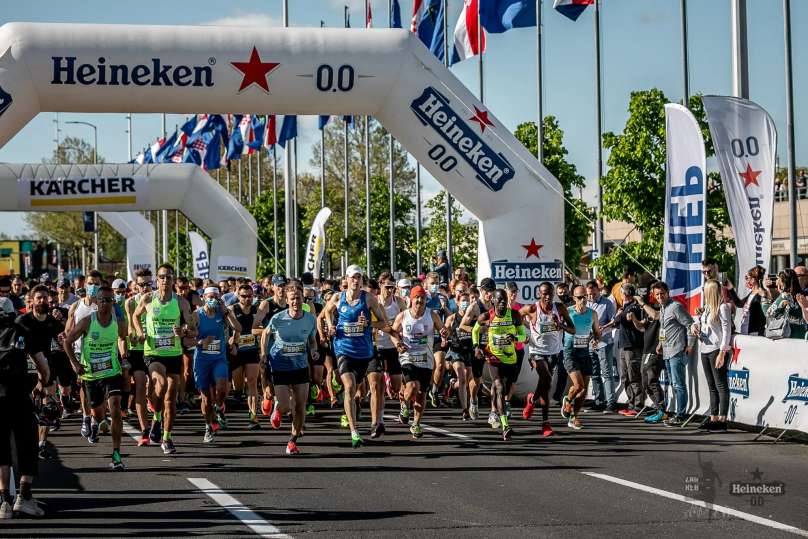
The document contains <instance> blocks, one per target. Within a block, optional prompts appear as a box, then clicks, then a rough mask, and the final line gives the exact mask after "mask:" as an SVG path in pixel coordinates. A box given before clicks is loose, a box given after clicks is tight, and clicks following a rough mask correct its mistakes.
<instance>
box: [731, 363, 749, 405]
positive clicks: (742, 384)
mask: <svg viewBox="0 0 808 539" xmlns="http://www.w3.org/2000/svg"><path fill="white" fill-rule="evenodd" d="M727 380H728V382H729V393H730V395H738V396H739V397H743V398H744V399H748V398H749V369H741V370H734V369H727Z"/></svg>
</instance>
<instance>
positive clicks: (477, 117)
mask: <svg viewBox="0 0 808 539" xmlns="http://www.w3.org/2000/svg"><path fill="white" fill-rule="evenodd" d="M469 120H471V121H472V122H477V123H478V124H480V133H485V127H486V126H488V127H494V123H493V122H492V121H491V120H489V119H488V111H487V110H480V109H478V108H477V105H474V116H472V117H471V118H469Z"/></svg>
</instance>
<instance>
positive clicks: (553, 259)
mask: <svg viewBox="0 0 808 539" xmlns="http://www.w3.org/2000/svg"><path fill="white" fill-rule="evenodd" d="M41 111H54V112H134V113H157V112H166V113H179V114H182V113H198V112H207V113H230V112H239V113H251V114H362V115H371V116H373V117H374V118H376V119H378V120H379V121H381V122H382V124H383V125H384V126H385V128H386V129H388V130H389V131H390V133H392V134H393V136H395V137H396V139H397V140H398V141H399V142H400V143H401V144H402V145H403V146H404V147H405V148H406V149H407V150H408V151H409V152H410V153H411V154H412V155H413V156H414V157H415V158H416V159H417V160H418V161H419V162H420V163H421V164H423V165H424V166H425V167H426V168H427V169H428V170H429V171H430V172H431V173H432V175H433V176H434V177H435V178H436V179H437V180H438V181H439V182H440V183H441V184H443V186H444V187H446V189H447V190H448V191H449V192H450V193H452V195H453V196H454V197H456V198H457V200H458V201H460V203H462V204H463V205H464V206H465V207H466V208H468V209H469V210H470V211H471V212H472V213H473V214H474V215H475V216H476V217H477V218H478V219H479V220H480V221H481V227H480V232H481V234H480V240H479V245H480V250H479V259H478V268H477V269H478V275H479V276H480V277H485V276H492V277H494V279H495V280H497V281H500V282H502V281H506V280H513V281H517V282H519V283H521V284H523V285H524V286H523V288H522V296H523V300H525V301H530V300H532V299H534V297H535V294H534V292H533V291H534V289H535V288H536V287H535V284H537V283H538V282H540V281H543V280H550V281H552V280H557V279H559V278H561V276H562V267H563V266H562V262H561V261H562V260H563V258H564V232H563V231H564V201H563V199H562V196H561V189H560V186H559V184H558V181H557V180H556V179H555V178H554V177H553V176H552V174H550V173H549V172H548V171H547V170H546V169H545V168H544V167H543V166H542V165H541V164H540V163H539V162H538V161H536V159H535V158H534V157H533V156H532V155H530V153H529V152H528V151H527V150H526V149H525V148H524V147H523V146H522V145H521V144H520V143H519V142H518V141H517V140H516V139H515V138H514V137H513V135H512V134H511V133H510V132H509V131H508V130H507V129H506V128H505V126H503V125H502V124H501V123H500V122H499V121H498V120H497V119H496V117H494V116H493V114H492V113H491V112H490V111H488V110H487V109H486V108H485V106H483V104H482V103H480V102H479V100H478V99H477V98H475V97H474V95H472V94H471V92H469V91H468V89H467V88H466V87H465V86H464V85H463V84H462V83H461V82H460V81H459V80H457V79H456V78H455V77H454V76H453V75H452V74H451V72H450V71H449V70H447V69H446V68H445V67H444V66H443V65H442V64H440V63H439V62H438V61H437V59H435V58H434V57H433V56H432V55H431V54H430V53H429V51H428V50H427V49H426V48H425V47H424V46H423V45H422V44H421V43H420V41H418V39H417V38H416V37H414V36H413V35H412V34H411V33H409V32H407V31H405V30H396V29H372V30H366V29H327V28H325V29H320V28H317V29H313V28H289V29H281V28H248V27H245V28H233V27H221V28H220V27H182V26H129V25H76V24H28V23H9V24H6V25H4V26H2V27H0V146H2V145H3V144H5V142H7V141H8V140H9V139H10V138H11V137H12V136H14V134H15V133H16V132H17V131H19V130H20V129H21V128H22V127H23V126H24V125H25V124H26V123H27V122H29V121H30V120H31V119H32V118H33V117H34V116H35V115H36V114H37V113H39V112H41ZM173 198H175V199H176V196H174V197H173ZM207 203H208V204H209V203H210V201H207ZM188 206H189V204H188V203H187V202H186V203H185V207H188ZM161 207H165V205H162V206H161ZM15 209H17V208H15Z"/></svg>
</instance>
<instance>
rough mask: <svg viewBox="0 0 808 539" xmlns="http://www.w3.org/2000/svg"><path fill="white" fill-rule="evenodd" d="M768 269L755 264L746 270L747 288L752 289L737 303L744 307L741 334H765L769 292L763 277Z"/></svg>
mask: <svg viewBox="0 0 808 539" xmlns="http://www.w3.org/2000/svg"><path fill="white" fill-rule="evenodd" d="M765 275H766V270H764V269H763V267H761V266H755V267H754V268H752V269H750V270H749V271H747V272H746V288H748V289H750V290H751V292H749V295H748V296H746V297H745V298H744V299H743V300H740V301H739V302H736V303H735V305H736V306H738V307H742V308H743V318H742V319H741V327H740V331H739V332H740V333H741V335H763V333H764V331H765V329H766V309H768V308H769V303H770V301H771V300H770V296H769V292H768V291H767V290H766V289H765V288H763V286H762V282H763V277H764V276H765Z"/></svg>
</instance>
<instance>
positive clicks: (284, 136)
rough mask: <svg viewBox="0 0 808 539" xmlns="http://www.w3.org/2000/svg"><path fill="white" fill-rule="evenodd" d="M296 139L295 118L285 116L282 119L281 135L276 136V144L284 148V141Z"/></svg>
mask: <svg viewBox="0 0 808 539" xmlns="http://www.w3.org/2000/svg"><path fill="white" fill-rule="evenodd" d="M295 137H297V116H289V115H286V116H284V117H283V124H282V125H281V133H280V135H279V136H278V144H280V145H281V147H282V148H286V141H287V140H292V139H293V138H295Z"/></svg>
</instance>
